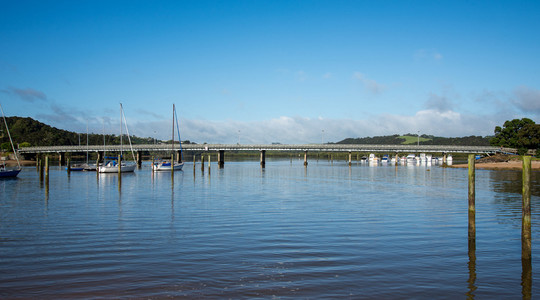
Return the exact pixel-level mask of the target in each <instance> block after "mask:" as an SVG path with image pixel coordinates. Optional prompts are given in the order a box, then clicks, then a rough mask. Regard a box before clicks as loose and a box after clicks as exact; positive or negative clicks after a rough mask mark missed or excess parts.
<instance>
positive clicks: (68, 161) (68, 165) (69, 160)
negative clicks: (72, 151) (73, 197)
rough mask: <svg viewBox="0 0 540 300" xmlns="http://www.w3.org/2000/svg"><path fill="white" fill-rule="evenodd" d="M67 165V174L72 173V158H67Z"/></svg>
mask: <svg viewBox="0 0 540 300" xmlns="http://www.w3.org/2000/svg"><path fill="white" fill-rule="evenodd" d="M66 165H67V172H68V173H71V158H69V157H68V158H67V163H66Z"/></svg>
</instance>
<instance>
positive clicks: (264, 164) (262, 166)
mask: <svg viewBox="0 0 540 300" xmlns="http://www.w3.org/2000/svg"><path fill="white" fill-rule="evenodd" d="M264 167H266V150H261V168H264Z"/></svg>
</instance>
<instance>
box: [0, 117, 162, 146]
mask: <svg viewBox="0 0 540 300" xmlns="http://www.w3.org/2000/svg"><path fill="white" fill-rule="evenodd" d="M6 121H7V123H8V126H9V131H10V133H11V138H12V139H13V143H15V146H17V144H23V143H24V144H26V145H28V146H62V145H79V134H78V133H76V132H71V131H67V130H62V129H58V128H55V127H51V126H49V125H47V124H44V123H41V122H39V121H36V120H34V119H32V118H21V117H7V118H6ZM1 123H2V124H1V125H0V130H2V131H0V144H1V145H2V148H6V149H7V148H9V147H10V146H9V137H8V135H7V131H6V130H5V125H4V122H1ZM124 138H125V136H124ZM105 140H106V143H107V144H108V145H118V144H120V136H116V135H105ZM131 142H132V143H133V144H151V143H153V139H152V138H139V137H135V136H131ZM6 143H8V145H7V147H5V144H6ZM80 143H81V145H86V134H80ZM88 143H89V144H90V145H102V144H103V135H101V134H89V135H88Z"/></svg>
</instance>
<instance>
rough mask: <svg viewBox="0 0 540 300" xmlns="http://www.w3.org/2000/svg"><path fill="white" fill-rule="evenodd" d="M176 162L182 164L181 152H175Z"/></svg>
mask: <svg viewBox="0 0 540 300" xmlns="http://www.w3.org/2000/svg"><path fill="white" fill-rule="evenodd" d="M176 162H177V163H179V164H180V163H182V150H178V151H176Z"/></svg>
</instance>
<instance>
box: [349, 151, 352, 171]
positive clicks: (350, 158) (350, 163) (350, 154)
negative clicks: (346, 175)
mask: <svg viewBox="0 0 540 300" xmlns="http://www.w3.org/2000/svg"><path fill="white" fill-rule="evenodd" d="M350 166H352V152H351V151H349V167H350Z"/></svg>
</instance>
